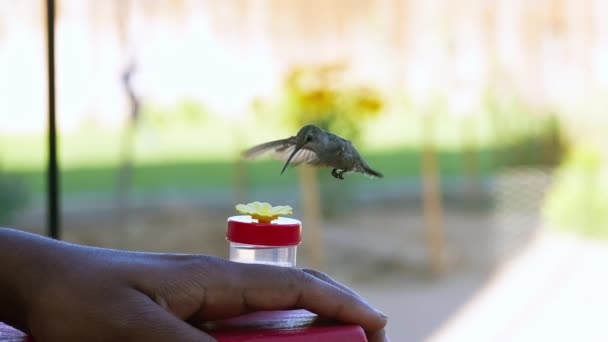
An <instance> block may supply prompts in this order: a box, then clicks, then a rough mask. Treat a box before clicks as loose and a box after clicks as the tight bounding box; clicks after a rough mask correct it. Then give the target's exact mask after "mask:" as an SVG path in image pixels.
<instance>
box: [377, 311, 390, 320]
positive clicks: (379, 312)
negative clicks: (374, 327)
mask: <svg viewBox="0 0 608 342" xmlns="http://www.w3.org/2000/svg"><path fill="white" fill-rule="evenodd" d="M376 312H377V313H378V315H380V316H381V317H382V318H385V319H388V316H387V315H385V314H384V312H382V311H380V310H378V309H376Z"/></svg>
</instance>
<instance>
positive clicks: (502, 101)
mask: <svg viewBox="0 0 608 342" xmlns="http://www.w3.org/2000/svg"><path fill="white" fill-rule="evenodd" d="M485 107H486V113H487V115H488V116H489V117H490V119H491V121H492V126H493V131H494V134H495V137H494V139H495V142H494V146H496V152H495V153H496V155H495V162H494V165H495V167H497V168H499V169H500V168H510V167H519V166H539V167H540V166H546V167H555V166H557V165H559V163H560V162H561V161H562V159H563V156H564V153H565V152H566V143H565V136H564V132H563V128H562V124H561V122H560V120H559V118H558V116H557V115H555V114H554V113H542V112H538V111H533V110H531V109H530V107H529V106H527V105H526V104H525V103H524V102H522V101H521V100H519V99H517V98H515V97H512V98H508V97H507V98H505V97H498V96H495V95H488V96H486V98H485Z"/></svg>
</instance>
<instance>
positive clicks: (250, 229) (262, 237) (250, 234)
mask: <svg viewBox="0 0 608 342" xmlns="http://www.w3.org/2000/svg"><path fill="white" fill-rule="evenodd" d="M301 231H302V224H301V223H300V221H298V220H294V219H290V218H285V217H280V218H278V219H277V220H274V221H272V223H258V222H257V221H255V220H253V219H252V218H251V217H250V216H232V217H229V218H228V230H227V231H226V238H227V239H228V241H232V242H238V243H244V244H251V245H260V246H293V245H298V244H299V243H300V242H301V241H302V234H301Z"/></svg>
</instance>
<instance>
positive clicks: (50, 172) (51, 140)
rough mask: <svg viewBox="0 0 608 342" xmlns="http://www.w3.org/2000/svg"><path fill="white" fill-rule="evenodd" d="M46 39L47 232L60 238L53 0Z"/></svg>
mask: <svg viewBox="0 0 608 342" xmlns="http://www.w3.org/2000/svg"><path fill="white" fill-rule="evenodd" d="M46 24H47V26H46V33H47V36H46V41H47V62H48V101H49V102H48V105H49V108H48V110H49V112H48V115H49V116H48V120H49V121H48V153H49V155H48V156H49V157H48V158H49V159H48V169H47V195H48V199H47V201H48V203H47V205H48V208H47V209H48V211H47V215H48V216H47V224H48V231H47V234H48V235H49V236H50V237H52V238H54V239H59V238H60V229H59V211H60V206H59V167H58V163H57V126H56V122H55V0H46Z"/></svg>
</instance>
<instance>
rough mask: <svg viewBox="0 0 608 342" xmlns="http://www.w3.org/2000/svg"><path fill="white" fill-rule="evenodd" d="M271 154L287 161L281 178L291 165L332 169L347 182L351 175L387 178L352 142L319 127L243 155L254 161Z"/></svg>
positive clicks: (308, 126) (265, 144) (261, 146)
mask: <svg viewBox="0 0 608 342" xmlns="http://www.w3.org/2000/svg"><path fill="white" fill-rule="evenodd" d="M270 151H273V152H274V156H275V158H277V159H279V160H284V161H285V165H284V166H283V169H282V170H281V174H283V172H285V169H286V168H287V166H288V165H289V163H290V162H291V163H292V165H299V164H302V163H304V164H309V165H314V166H318V167H331V168H332V170H331V175H332V176H334V177H335V178H337V179H344V177H343V175H344V174H345V173H350V172H360V173H363V174H364V175H367V176H369V177H371V178H382V177H384V176H383V175H382V173H380V172H378V171H375V170H373V169H372V168H370V167H369V165H367V163H366V162H365V160H363V158H362V157H361V155H360V154H359V152H358V151H357V150H356V149H355V147H354V146H353V144H352V143H351V142H350V141H348V140H346V139H343V138H342V137H339V136H337V135H335V134H333V133H330V132H327V131H325V130H323V129H321V128H319V127H317V126H315V125H306V126H304V127H302V128H301V129H300V130H299V131H298V134H297V135H296V136H292V137H289V138H287V139H280V140H274V141H269V142H267V143H263V144H260V145H257V146H254V147H252V148H250V149H248V150H247V151H245V152H243V156H244V157H245V158H248V159H254V158H257V157H259V156H261V155H263V154H265V153H266V152H270Z"/></svg>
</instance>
